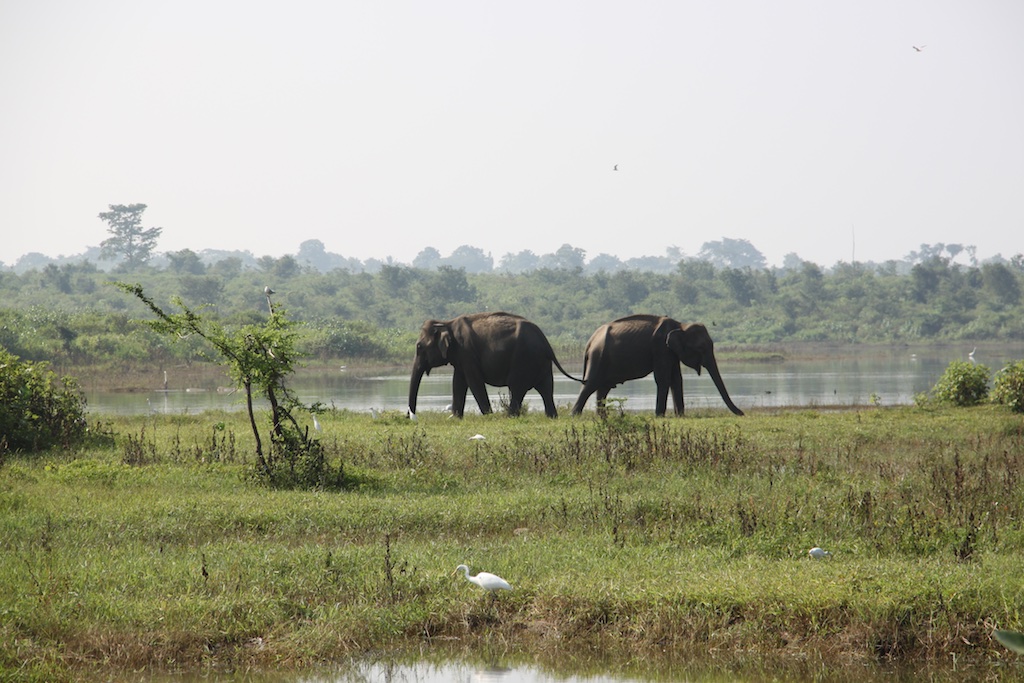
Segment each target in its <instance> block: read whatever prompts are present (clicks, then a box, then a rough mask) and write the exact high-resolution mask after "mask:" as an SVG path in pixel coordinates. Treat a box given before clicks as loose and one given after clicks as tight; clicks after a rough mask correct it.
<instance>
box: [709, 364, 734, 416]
mask: <svg viewBox="0 0 1024 683" xmlns="http://www.w3.org/2000/svg"><path fill="white" fill-rule="evenodd" d="M702 365H703V366H704V367H705V368H707V371H708V374H709V375H711V380H712V381H713V382H714V383H715V386H716V387H718V393H719V394H721V395H722V400H723V401H725V405H726V406H728V408H729V410H731V411H732V412H733V414H735V415H742V414H743V411H742V410H740V409H739V408H738V407H736V404H735V403H733V402H732V399H731V398H729V392H728V391H727V390H726V388H725V382H724V381H723V380H722V373H720V372H719V371H718V361H716V360H715V356H714V354H708V356H707V357H706V358H705V361H704V362H703V363H702Z"/></svg>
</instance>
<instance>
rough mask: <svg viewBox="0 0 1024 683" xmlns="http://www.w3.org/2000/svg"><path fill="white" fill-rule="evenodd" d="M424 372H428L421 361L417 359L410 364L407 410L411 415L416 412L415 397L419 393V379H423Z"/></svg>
mask: <svg viewBox="0 0 1024 683" xmlns="http://www.w3.org/2000/svg"><path fill="white" fill-rule="evenodd" d="M424 373H427V374H429V373H430V370H429V368H425V367H424V366H423V364H422V363H420V362H419V360H418V359H417V361H416V362H415V363H413V366H412V378H410V380H409V412H410V413H412V414H413V415H415V414H416V397H417V396H418V395H419V393H420V380H422V379H423V375H424Z"/></svg>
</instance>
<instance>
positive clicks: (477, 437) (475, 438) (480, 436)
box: [469, 434, 487, 441]
mask: <svg viewBox="0 0 1024 683" xmlns="http://www.w3.org/2000/svg"><path fill="white" fill-rule="evenodd" d="M486 438H487V437H486V436H484V435H483V434H474V435H473V436H471V437H469V440H470V441H483V440H484V439H486Z"/></svg>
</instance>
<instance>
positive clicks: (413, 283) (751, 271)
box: [0, 204, 1024, 367]
mask: <svg viewBox="0 0 1024 683" xmlns="http://www.w3.org/2000/svg"><path fill="white" fill-rule="evenodd" d="M145 209H146V206H145V205H144V204H130V205H111V206H110V210H109V211H107V212H103V213H101V214H100V218H101V219H102V220H104V221H106V222H107V223H108V225H109V230H108V232H109V234H110V237H109V238H108V239H106V240H104V241H103V243H102V244H101V245H100V247H97V248H96V249H95V250H94V251H91V252H90V253H89V254H87V255H83V256H80V257H73V258H62V259H49V258H48V257H45V256H42V255H27V256H25V257H22V258H21V259H20V260H19V261H18V264H17V267H16V268H13V269H0V346H3V347H4V348H6V349H7V350H8V351H10V352H12V353H14V354H16V355H18V356H20V357H22V358H23V359H26V360H34V361H50V362H53V363H55V364H59V365H62V366H64V365H70V366H74V365H86V364H91V365H95V364H117V365H120V366H122V367H124V366H131V365H133V364H146V365H147V366H152V365H153V363H154V362H157V363H177V362H192V361H194V360H199V359H201V358H202V351H203V349H202V347H201V345H199V344H198V342H197V341H196V340H190V339H186V340H182V341H180V342H178V343H176V342H175V341H173V340H168V339H165V338H163V337H159V336H157V335H156V334H155V333H154V332H152V331H151V330H150V329H149V328H148V327H147V326H146V325H144V324H142V323H141V322H140V320H144V319H146V318H148V317H149V316H150V315H151V314H150V312H149V311H148V310H146V309H145V308H144V307H143V306H142V304H141V303H140V302H139V301H137V300H136V299H135V298H133V297H129V296H127V295H125V294H123V293H122V292H120V291H119V290H118V289H116V288H115V287H113V286H112V285H111V282H112V281H122V282H128V283H131V284H140V285H142V287H143V288H144V290H145V291H146V293H147V295H148V296H149V297H151V298H152V299H153V300H155V301H156V302H157V303H158V304H159V305H161V306H165V307H168V308H170V309H172V310H173V306H172V301H174V299H175V298H176V297H177V298H180V300H181V301H183V302H184V303H185V304H186V305H188V306H189V307H191V308H193V309H198V310H201V312H202V314H203V315H207V316H213V317H215V318H216V319H217V320H218V321H219V322H220V323H221V324H223V325H225V326H232V325H246V324H260V323H261V322H262V321H263V320H265V318H266V316H267V302H266V299H265V296H264V293H263V292H264V287H267V286H270V287H272V288H273V290H274V291H275V292H276V294H275V299H274V301H275V304H276V305H277V306H279V307H283V309H284V310H285V311H286V313H287V315H288V317H289V319H291V320H293V321H295V322H297V323H298V324H299V325H300V350H301V351H302V352H303V353H304V354H306V355H307V356H308V357H310V358H312V359H314V360H322V361H328V360H332V361H333V360H337V359H352V360H356V359H362V360H367V361H374V362H401V363H404V362H407V361H408V359H409V358H410V357H411V355H412V349H413V348H414V346H415V340H416V336H417V334H418V331H419V329H420V327H421V326H422V324H423V322H424V321H425V320H428V319H438V320H444V319H449V318H452V317H454V316H456V315H459V314H462V313H472V312H477V311H498V310H505V311H509V312H512V313H517V314H519V315H523V316H525V317H527V318H529V319H531V320H533V321H534V322H535V323H537V324H538V325H539V326H540V327H541V329H543V330H544V332H545V333H546V334H547V336H548V337H549V338H550V339H551V341H552V343H553V344H554V345H555V346H556V348H558V349H561V350H563V351H566V352H568V353H570V354H578V353H581V352H582V349H583V346H584V345H585V344H586V340H587V339H588V338H589V337H590V334H591V333H592V332H593V330H594V329H596V328H597V327H598V326H600V325H602V324H603V323H605V322H608V321H610V320H614V319H616V318H620V317H623V316H626V315H630V314H633V313H653V314H660V315H668V316H670V317H673V318H675V319H677V320H680V321H684V322H703V323H705V324H706V325H708V327H709V328H710V329H711V333H712V336H713V337H714V339H715V341H716V342H717V343H718V344H720V345H726V346H728V345H765V344H782V343H797V342H836V343H870V344H881V343H911V342H929V341H944V340H945V341H951V340H974V341H1010V340H1013V341H1021V340H1024V302H1022V296H1021V292H1022V288H1024V255H1021V254H1017V255H1016V256H1014V257H1013V258H1011V259H1009V260H1007V259H1004V258H1002V257H996V258H993V259H989V260H987V261H985V262H983V263H979V262H978V260H977V258H976V250H975V248H974V247H971V246H964V245H960V244H931V245H929V244H923V245H921V248H920V250H918V251H915V252H913V253H911V254H908V255H907V256H906V257H905V258H904V259H902V260H899V261H887V262H885V263H882V264H877V263H861V262H854V263H837V264H836V265H834V266H833V267H831V268H829V269H824V268H822V267H821V266H819V265H817V264H814V263H811V262H809V261H804V260H802V259H800V258H799V257H798V256H797V255H796V254H790V255H788V256H787V257H786V259H785V262H784V263H783V265H782V267H768V266H767V265H766V261H765V258H764V256H763V255H762V254H761V253H760V252H759V251H758V250H757V249H756V248H755V247H754V246H753V245H752V244H750V243H749V242H748V241H746V240H733V239H722V240H718V241H712V242H706V243H705V244H704V245H703V246H702V248H701V251H700V253H698V255H697V256H696V257H691V258H688V257H684V256H683V255H682V254H680V253H679V252H678V250H673V249H669V250H668V252H667V253H666V255H665V256H661V257H645V258H640V259H630V260H628V261H620V260H619V259H617V258H615V257H613V256H610V255H606V254H602V255H599V256H598V257H595V258H593V259H591V260H589V261H587V260H586V259H585V252H584V251H583V250H581V249H576V248H574V247H572V246H571V245H568V244H566V245H563V246H562V247H561V248H560V249H558V250H557V251H555V252H554V253H552V254H543V255H536V254H533V253H532V252H530V251H522V252H519V253H517V254H506V255H505V256H504V257H503V258H502V259H501V261H500V262H499V263H498V264H497V265H495V264H494V262H493V259H492V258H491V256H489V255H487V254H484V253H483V252H482V251H481V250H480V249H477V248H474V247H470V246H462V247H459V248H458V249H456V250H455V251H454V252H453V253H452V254H450V255H448V256H447V257H444V256H442V255H441V254H440V253H439V252H438V251H437V250H436V249H433V248H429V247H428V248H426V249H424V250H423V251H421V252H420V253H419V255H418V256H417V257H416V259H415V260H414V261H413V263H411V264H402V263H397V262H393V261H387V262H380V261H372V262H360V261H358V260H354V259H346V258H344V257H342V256H339V255H337V254H331V253H328V252H327V251H326V250H325V249H324V245H323V243H322V242H320V241H319V240H308V241H306V242H303V243H302V245H301V246H300V248H299V252H298V254H295V255H286V256H282V257H272V256H262V257H259V258H255V257H253V256H252V255H251V254H249V253H248V252H211V251H204V252H199V253H197V252H193V251H191V250H189V249H184V250H181V251H177V252H167V253H163V254H160V253H157V252H156V251H155V246H156V242H157V240H158V238H159V237H160V234H161V231H162V228H143V227H142V214H143V212H144V211H145ZM92 257H95V260H93V258H92Z"/></svg>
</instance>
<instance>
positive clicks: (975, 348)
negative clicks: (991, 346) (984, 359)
mask: <svg viewBox="0 0 1024 683" xmlns="http://www.w3.org/2000/svg"><path fill="white" fill-rule="evenodd" d="M977 350H978V347H977V346H975V347H974V348H973V349H971V352H970V353H969V354H967V357H968V358H970V359H971V362H973V361H974V352H975V351H977Z"/></svg>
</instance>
